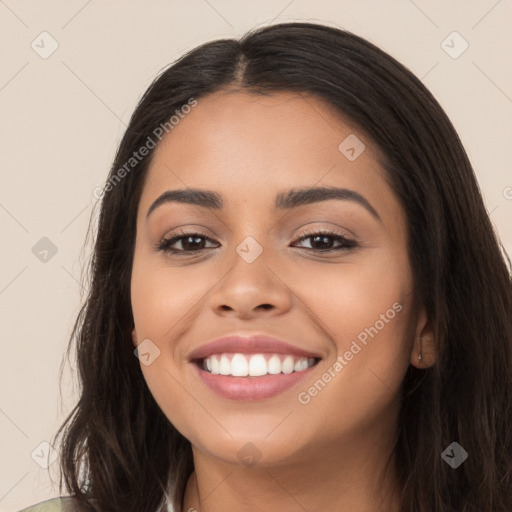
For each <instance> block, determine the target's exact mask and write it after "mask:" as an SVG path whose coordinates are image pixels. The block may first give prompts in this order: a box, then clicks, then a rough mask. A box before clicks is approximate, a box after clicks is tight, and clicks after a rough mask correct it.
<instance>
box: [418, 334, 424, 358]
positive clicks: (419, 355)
mask: <svg viewBox="0 0 512 512" xmlns="http://www.w3.org/2000/svg"><path fill="white" fill-rule="evenodd" d="M418 339H419V340H420V351H419V352H418V363H421V359H422V358H423V356H422V353H421V352H422V346H421V336H418Z"/></svg>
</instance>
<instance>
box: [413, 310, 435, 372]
mask: <svg viewBox="0 0 512 512" xmlns="http://www.w3.org/2000/svg"><path fill="white" fill-rule="evenodd" d="M414 332H415V336H414V343H413V347H412V352H411V364H412V365H413V366H415V367H416V368H419V369H421V370H423V369H425V368H429V367H431V366H433V365H434V363H435V362H436V347H435V339H434V332H433V329H432V325H431V322H430V320H429V318H428V317H427V313H426V311H425V308H424V307H422V308H421V310H420V313H419V314H418V319H417V322H416V329H415V331H414Z"/></svg>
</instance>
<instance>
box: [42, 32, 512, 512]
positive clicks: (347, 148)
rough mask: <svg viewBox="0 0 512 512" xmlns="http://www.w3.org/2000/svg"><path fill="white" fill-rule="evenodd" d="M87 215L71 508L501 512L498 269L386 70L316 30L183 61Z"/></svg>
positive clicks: (70, 444) (506, 391)
mask: <svg viewBox="0 0 512 512" xmlns="http://www.w3.org/2000/svg"><path fill="white" fill-rule="evenodd" d="M96 196H97V197H98V198H101V212H100V217H99V225H98V231H97V235H96V245H95V252H94V257H93V259H92V262H91V268H90V271H91V287H90V293H89V296H88V298H87V302H86V303H85V305H84V307H83V309H82V310H81V312H80V315H79V318H78V319H77V322H76V325H75V329H74V332H73V336H72V340H75V339H76V342H77V346H76V348H77V357H78V363H77V364H78V368H79V375H80V380H81V383H82V391H81V396H80V400H79V402H78V404H77V406H76V407H75V409H74V410H73V411H72V413H71V414H70V416H69V417H68V418H67V420H66V422H65V423H64V424H63V425H62V427H61V429H60V430H59V432H58V433H57V435H56V438H57V437H59V436H60V435H63V440H62V448H61V464H62V477H63V479H64V481H65V485H66V489H67V491H68V492H69V493H70V494H71V495H73V496H74V499H73V500H72V501H69V500H71V498H68V503H70V504H72V506H73V509H74V510H97V511H118V510H119V511H121V510H122V511H137V512H140V511H147V512H149V511H157V510H168V507H169V506H170V505H171V504H172V506H173V510H175V511H193V510H198V511H205V512H217V511H219V510H246V511H253V510H266V511H274V510H276V511H277V510H280V511H282V510H286V511H295V510H308V511H311V512H313V511H319V510H358V511H376V510H379V511H391V512H398V511H402V512H410V511H412V510H414V511H415V512H427V511H428V512H432V511H438V512H448V511H457V512H469V511H476V510H478V511H486V512H490V511H495V512H497V511H503V512H504V511H510V510H512V481H511V470H512V469H511V462H512V435H511V433H510V424H511V422H512V407H511V398H512V372H511V367H512V322H511V315H510V312H511V309H512V308H511V306H512V293H511V281H510V272H509V267H510V261H509V260H508V257H507V261H508V264H509V265H508V267H507V264H506V262H505V260H504V255H503V254H502V252H501V249H500V243H499V241H498V240H497V238H496V235H495V233H494V231H493V228H492V225H491V223H490V221H489V218H488V215H487V213H486V210H485V207H484V204H483V201H482V198H481V195H480V192H479V188H478V185H477V182H476V179H475V175H474V172H473V170H472V168H471V165H470V163H469V161H468V158H467V155H466V153H465V151H464V149H463V147H462V145H461V142H460V140H459V138H458V136H457V134H456V132H455V130H454V128H453V126H452V124H451V123H450V121H449V120H448V118H447V116H446V115H445V113H444V112H443V110H442V109H441V107H440V106H439V104H438V103H437V102H436V101H435V99H434V98H433V97H432V95H431V94H430V93H429V92H428V91H427V90H426V88H425V87H424V86H423V84H422V83H421V82H420V81H419V80H418V79H417V78H415V77H414V76H413V75H412V74H411V73H410V72H409V71H408V70H407V69H405V68H404V67H403V66H402V65H400V64H399V63H398V62H397V61H395V60H394V59H393V58H391V57H390V56H389V55H387V54H386V53H384V52H383V51H382V50H380V49H378V48H377V47H375V46H374V45H372V44H370V43H369V42H367V41H365V40H363V39H361V38H359V37H357V36H355V35H353V34H350V33H348V32H345V31H342V30H339V29H335V28H332V27H327V26H322V25H318V24H314V23H284V24H280V25H273V26H270V27H265V28H262V29H258V30H254V31H252V32H250V33H248V34H247V35H245V36H244V37H243V38H242V39H241V40H240V41H236V40H219V41H214V42H211V43H208V44H205V45H202V46H200V47H199V48H196V49H194V50H193V51H191V52H189V53H188V54H186V55H185V56H184V57H182V58H181V59H180V60H179V61H178V62H176V63H175V64H174V65H173V66H171V67H170V68H169V69H167V70H166V71H165V72H163V73H162V74H161V76H160V77H159V78H158V79H156V80H155V81H154V83H153V84H152V85H151V86H150V88H149V89H148V90H147V91H146V93H145V94H144V96H143V98H142V99H141V101H140V103H139V105H138V106H137V108H136V110H135V112H134V114H133V116H132V118H131V120H130V124H129V126H128V128H127V130H126V133H125V135H124V138H123V140H122V141H121V144H120V147H119V150H118V152H117V155H116V158H115V161H114V164H113V166H112V169H111V171H110V175H109V177H108V180H107V183H106V185H105V187H103V189H101V190H98V191H96ZM73 343H74V342H73ZM71 346H72V345H71V344H70V348H71ZM61 491H62V479H61ZM53 503H54V502H53V500H52V502H47V503H46V505H51V504H53ZM48 510H50V509H49V508H48Z"/></svg>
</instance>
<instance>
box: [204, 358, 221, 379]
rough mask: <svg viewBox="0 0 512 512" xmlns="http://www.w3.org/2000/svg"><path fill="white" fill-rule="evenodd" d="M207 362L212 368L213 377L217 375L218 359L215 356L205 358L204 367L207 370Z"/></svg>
mask: <svg viewBox="0 0 512 512" xmlns="http://www.w3.org/2000/svg"><path fill="white" fill-rule="evenodd" d="M208 360H210V364H211V366H212V369H211V372H212V373H213V374H214V375H219V373H220V372H219V370H220V368H219V359H218V357H217V356H212V357H207V358H206V367H207V368H208Z"/></svg>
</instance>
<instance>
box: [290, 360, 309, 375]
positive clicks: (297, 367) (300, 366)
mask: <svg viewBox="0 0 512 512" xmlns="http://www.w3.org/2000/svg"><path fill="white" fill-rule="evenodd" d="M307 367H308V360H307V359H306V358H305V357H304V358H302V359H299V360H298V361H297V362H296V363H295V364H294V365H293V371H294V372H301V371H302V370H305V369H306V368H307Z"/></svg>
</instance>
